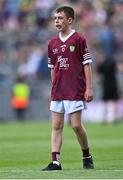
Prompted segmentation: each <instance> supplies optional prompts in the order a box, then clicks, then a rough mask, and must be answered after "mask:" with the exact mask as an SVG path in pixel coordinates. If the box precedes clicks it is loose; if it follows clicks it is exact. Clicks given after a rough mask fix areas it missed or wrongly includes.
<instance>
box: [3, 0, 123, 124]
mask: <svg viewBox="0 0 123 180" xmlns="http://www.w3.org/2000/svg"><path fill="white" fill-rule="evenodd" d="M60 5H71V6H72V7H73V8H74V9H75V11H76V20H75V23H74V27H75V28H76V30H78V31H79V32H82V33H83V34H84V36H85V37H86V38H87V42H88V45H89V48H90V51H91V52H92V57H93V59H94V63H93V84H94V101H93V102H92V103H90V104H89V109H88V113H86V112H85V115H84V120H85V121H102V116H103V101H102V100H101V95H102V88H101V83H100V76H99V74H98V71H97V68H98V65H99V64H100V62H102V59H103V58H104V57H105V56H110V57H113V58H114V59H115V61H116V64H117V69H118V71H117V81H118V89H119V95H120V98H119V101H118V109H119V115H118V116H119V117H118V118H122V117H123V1H122V0H49V1H46V0H0V121H2V122H4V121H12V120H14V119H15V116H14V113H13V110H12V107H11V94H12V87H13V84H14V83H15V79H16V77H17V76H18V75H20V76H22V77H24V78H25V80H26V82H27V83H28V84H29V86H30V88H31V97H30V105H29V108H28V111H27V114H26V118H27V119H28V120H31V119H32V120H34V119H35V120H36V119H37V120H43V119H44V120H48V119H49V118H50V112H49V109H48V107H49V90H50V72H49V70H48V68H47V42H48V40H49V38H50V37H51V36H52V35H54V34H55V33H56V32H55V29H54V27H53V23H52V11H53V9H55V8H56V7H58V6H60ZM109 83H110V82H109ZM95 109H96V111H95ZM112 116H113V114H112V106H110V109H109V120H112Z"/></svg>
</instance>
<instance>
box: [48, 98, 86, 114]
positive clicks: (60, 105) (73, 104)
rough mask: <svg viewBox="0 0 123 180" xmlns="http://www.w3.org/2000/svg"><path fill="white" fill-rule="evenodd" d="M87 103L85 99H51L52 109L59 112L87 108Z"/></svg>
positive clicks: (71, 111) (68, 112)
mask: <svg viewBox="0 0 123 180" xmlns="http://www.w3.org/2000/svg"><path fill="white" fill-rule="evenodd" d="M86 108H87V107H86V103H85V102H84V101H69V100H62V101H51V103H50V110H51V111H54V112H58V113H66V114H70V113H73V112H76V111H80V110H82V109H86Z"/></svg>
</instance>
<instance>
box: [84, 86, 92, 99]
mask: <svg viewBox="0 0 123 180" xmlns="http://www.w3.org/2000/svg"><path fill="white" fill-rule="evenodd" d="M84 98H85V101H86V102H90V101H92V100H93V90H92V89H91V88H90V89H86V91H85V95H84Z"/></svg>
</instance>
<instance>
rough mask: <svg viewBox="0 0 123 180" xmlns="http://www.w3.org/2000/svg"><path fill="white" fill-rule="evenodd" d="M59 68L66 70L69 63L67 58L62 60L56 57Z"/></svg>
mask: <svg viewBox="0 0 123 180" xmlns="http://www.w3.org/2000/svg"><path fill="white" fill-rule="evenodd" d="M58 62H59V68H60V69H68V68H69V63H68V58H63V57H62V56H58Z"/></svg>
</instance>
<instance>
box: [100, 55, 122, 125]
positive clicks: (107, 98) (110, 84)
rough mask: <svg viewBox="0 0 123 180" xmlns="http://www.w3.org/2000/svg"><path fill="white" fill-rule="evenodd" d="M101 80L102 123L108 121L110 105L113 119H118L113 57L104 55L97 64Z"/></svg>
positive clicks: (115, 68) (117, 97) (116, 85)
mask: <svg viewBox="0 0 123 180" xmlns="http://www.w3.org/2000/svg"><path fill="white" fill-rule="evenodd" d="M98 72H99V74H100V75H101V81H102V100H103V101H104V113H103V115H104V117H103V123H106V122H107V121H108V110H109V107H110V106H111V107H112V113H113V117H112V118H113V121H114V122H116V121H117V119H118V109H117V108H118V106H117V103H118V99H119V95H118V82H117V77H116V75H117V64H116V62H115V61H114V60H113V59H110V58H108V57H106V58H105V59H104V60H103V61H102V62H101V63H100V64H99V66H98Z"/></svg>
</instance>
